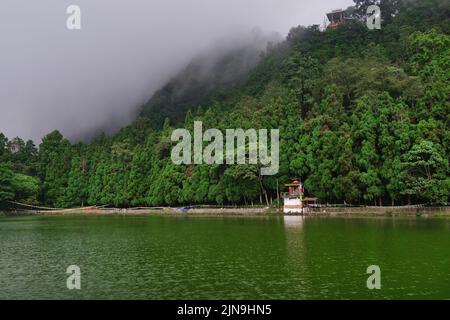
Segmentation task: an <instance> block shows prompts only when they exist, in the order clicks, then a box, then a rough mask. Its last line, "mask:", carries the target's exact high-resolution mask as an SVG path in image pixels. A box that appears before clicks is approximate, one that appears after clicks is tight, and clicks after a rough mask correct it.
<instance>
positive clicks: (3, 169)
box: [0, 162, 15, 207]
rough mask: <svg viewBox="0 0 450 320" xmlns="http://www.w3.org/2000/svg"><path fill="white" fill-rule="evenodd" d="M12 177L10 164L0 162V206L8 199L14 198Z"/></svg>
mask: <svg viewBox="0 0 450 320" xmlns="http://www.w3.org/2000/svg"><path fill="white" fill-rule="evenodd" d="M13 178H14V173H13V171H12V170H11V165H10V164H9V163H6V162H0V207H4V206H5V205H6V202H7V201H8V200H13V199H14V196H15V193H14V187H13Z"/></svg>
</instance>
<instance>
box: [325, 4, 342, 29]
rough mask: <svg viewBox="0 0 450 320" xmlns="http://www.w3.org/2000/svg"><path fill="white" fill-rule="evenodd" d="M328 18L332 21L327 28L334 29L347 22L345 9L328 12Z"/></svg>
mask: <svg viewBox="0 0 450 320" xmlns="http://www.w3.org/2000/svg"><path fill="white" fill-rule="evenodd" d="M327 18H328V20H329V21H330V24H329V25H328V26H327V29H331V30H334V29H336V28H337V27H339V26H340V25H343V24H344V23H345V10H342V9H337V10H333V11H332V12H330V13H327Z"/></svg>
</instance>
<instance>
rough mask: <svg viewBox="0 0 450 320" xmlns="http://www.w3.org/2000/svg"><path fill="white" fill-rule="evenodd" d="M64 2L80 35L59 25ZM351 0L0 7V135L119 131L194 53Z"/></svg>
mask: <svg viewBox="0 0 450 320" xmlns="http://www.w3.org/2000/svg"><path fill="white" fill-rule="evenodd" d="M70 4H75V5H78V6H79V7H80V8H81V27H82V29H81V30H76V31H70V30H68V29H67V27H66V20H67V18H68V14H66V9H67V7H68V6H69V5H70ZM351 4H352V0H314V1H313V0H309V1H308V0H71V1H66V0H32V1H31V0H1V2H0V132H3V133H5V134H6V135H7V136H9V137H14V136H21V137H22V138H24V139H33V140H35V142H36V143H37V144H38V143H39V142H40V140H41V138H42V136H43V135H45V134H47V133H49V132H50V131H52V130H54V129H58V130H60V131H61V132H62V133H63V134H64V135H65V136H66V137H68V138H71V139H72V140H76V139H78V138H79V137H81V136H84V135H85V134H89V133H92V132H93V131H94V130H96V129H98V128H105V127H108V126H109V125H111V124H113V125H114V126H122V125H126V124H127V123H129V122H130V121H131V120H132V119H133V117H135V115H136V112H137V108H138V107H139V106H140V105H142V104H143V103H144V102H146V101H147V100H148V99H149V98H150V96H151V95H152V93H153V92H154V91H155V90H157V89H158V88H159V87H160V86H161V85H163V84H164V83H165V82H166V81H167V80H168V79H169V78H170V77H171V76H173V75H174V74H175V73H176V72H177V71H178V70H179V69H180V68H181V67H183V66H184V65H185V64H186V63H187V62H189V60H190V59H192V58H193V57H194V56H195V55H196V54H198V53H200V52H202V51H203V50H205V48H209V47H211V46H212V45H213V44H214V43H217V42H218V41H220V40H221V39H233V38H234V37H236V38H239V37H242V35H244V34H249V33H250V31H251V30H252V29H253V28H254V27H259V28H261V29H262V30H263V31H264V32H267V33H271V32H273V31H276V32H279V33H281V35H282V36H285V35H286V34H287V32H288V31H289V29H290V28H291V27H293V26H297V25H311V24H322V23H323V20H324V17H325V13H326V12H327V11H329V10H331V9H337V8H346V7H347V6H349V5H351Z"/></svg>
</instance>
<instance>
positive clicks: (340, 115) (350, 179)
mask: <svg viewBox="0 0 450 320" xmlns="http://www.w3.org/2000/svg"><path fill="white" fill-rule="evenodd" d="M375 2H378V1H372V0H356V1H355V8H354V10H353V11H348V15H349V16H350V17H353V18H356V19H353V20H349V21H347V23H346V24H345V25H343V26H341V27H339V28H337V29H336V30H327V31H325V32H321V31H320V30H319V29H318V27H317V26H312V27H301V26H299V27H295V28H293V29H292V30H291V32H290V33H289V35H288V37H287V39H286V41H284V42H282V43H279V44H275V45H273V44H272V45H270V46H269V48H268V50H267V51H266V52H265V53H264V54H263V55H262V56H261V60H260V62H259V64H258V65H256V66H255V67H254V68H253V69H252V70H251V71H250V72H248V68H247V69H246V68H244V69H242V70H237V69H236V68H237V66H239V65H240V63H241V62H242V61H244V60H245V59H244V58H245V52H234V53H232V54H231V55H228V56H227V57H224V58H223V59H222V60H221V61H219V63H218V64H217V65H216V67H215V68H214V70H212V71H211V70H210V71H211V72H210V73H208V76H206V78H204V77H203V78H202V77H200V75H201V74H202V72H201V71H202V70H200V65H199V64H198V61H197V62H195V63H193V64H191V65H190V66H188V68H186V70H184V71H183V72H181V73H180V75H179V76H178V77H176V78H174V79H173V80H172V81H170V82H169V83H168V84H167V85H166V86H164V87H163V88H162V89H161V90H160V91H159V92H157V93H156V94H155V96H154V97H153V98H152V99H151V100H150V101H149V103H148V104H147V105H146V106H145V107H144V110H143V116H144V117H141V118H138V119H136V120H135V121H134V122H133V123H132V124H131V125H129V126H128V127H126V128H123V129H122V130H121V131H120V132H119V133H118V134H116V135H115V136H113V137H111V138H110V137H107V136H106V135H101V136H99V137H98V138H97V139H95V140H94V141H92V142H91V143H89V144H77V145H71V144H70V143H69V142H68V141H67V140H65V139H64V138H63V137H62V135H61V134H60V133H59V132H57V131H55V132H52V133H50V134H49V135H47V136H46V137H45V138H44V139H43V141H42V143H41V145H40V147H39V154H38V152H37V150H36V148H35V147H34V145H33V143H32V142H31V141H29V142H26V143H25V142H24V141H22V140H21V139H19V138H15V139H13V140H12V141H9V140H8V139H7V138H6V137H5V136H4V135H2V134H0V202H3V203H5V201H7V200H13V199H16V200H21V201H25V202H28V203H34V202H35V201H36V197H37V196H36V195H37V186H38V185H39V200H40V201H41V202H42V203H44V204H47V205H53V206H60V207H75V206H81V205H86V204H90V205H95V204H96V205H114V206H120V207H122V206H123V207H125V206H162V205H166V206H176V205H193V204H219V205H226V204H229V205H237V204H252V203H264V204H270V203H271V202H272V203H273V202H274V201H275V200H276V198H277V185H279V186H282V185H283V184H284V183H285V182H286V181H288V180H289V179H291V178H293V177H295V176H297V177H299V178H301V179H302V181H304V184H305V188H306V193H307V194H308V195H315V196H318V197H319V198H320V200H321V201H322V202H334V203H343V202H346V203H353V204H370V205H374V204H376V205H382V204H392V205H395V204H407V203H430V204H431V203H432V204H444V203H446V202H448V199H449V196H450V195H449V190H450V178H449V163H448V155H449V146H450V131H449V129H448V126H449V119H450V117H449V115H450V104H449V100H448V97H449V96H450V87H449V86H450V84H449V75H450V74H449V70H450V68H449V59H450V51H449V50H450V38H449V35H448V32H449V30H450V28H449V26H448V16H449V15H450V11H449V5H448V2H447V4H446V1H440V0H423V1H422V0H421V1H409V0H386V1H382V2H381V6H382V8H381V9H382V12H383V24H382V29H381V30H374V31H370V30H368V29H367V28H366V27H365V25H364V24H363V23H361V21H360V20H359V19H360V18H362V17H364V15H365V8H366V7H367V6H368V5H370V4H373V3H375ZM229 68H231V69H229ZM243 70H244V71H245V72H243ZM200 106H201V107H200ZM197 120H198V121H202V122H203V129H204V130H207V129H208V128H218V129H221V130H225V129H227V128H242V129H249V128H253V129H262V128H264V129H280V168H279V173H278V175H276V176H273V177H262V176H260V175H259V172H260V171H259V169H260V168H259V167H258V166H256V165H236V166H227V165H218V164H217V165H194V164H192V165H182V166H178V165H175V164H173V163H172V161H171V160H170V152H171V148H172V147H173V145H174V143H173V142H172V141H171V134H172V131H173V129H174V127H184V128H186V129H188V130H192V129H193V123H194V121H197ZM36 177H38V178H39V180H38V179H36ZM39 181H40V182H39Z"/></svg>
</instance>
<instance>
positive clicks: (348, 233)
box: [0, 216, 450, 299]
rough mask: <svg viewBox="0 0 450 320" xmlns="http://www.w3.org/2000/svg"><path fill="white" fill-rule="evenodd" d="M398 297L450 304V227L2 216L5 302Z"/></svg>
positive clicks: (442, 222) (442, 223) (409, 221)
mask: <svg viewBox="0 0 450 320" xmlns="http://www.w3.org/2000/svg"><path fill="white" fill-rule="evenodd" d="M70 265H78V266H79V267H80V268H81V290H68V289H67V287H66V279H67V277H68V275H67V274H66V268H67V267H68V266H70ZM370 265H378V266H379V267H380V268H381V290H369V289H367V286H366V280H367V278H368V277H369V275H368V274H366V270H367V267H368V266H370ZM392 298H395V299H422V298H424V299H435V298H437V299H450V220H449V219H426V218H306V219H302V218H300V217H286V218H283V217H272V218H256V217H255V218H215V217H214V218H212V217H211V218H187V217H178V218H175V217H82V216H78V217H75V216H71V217H0V299H392Z"/></svg>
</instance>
